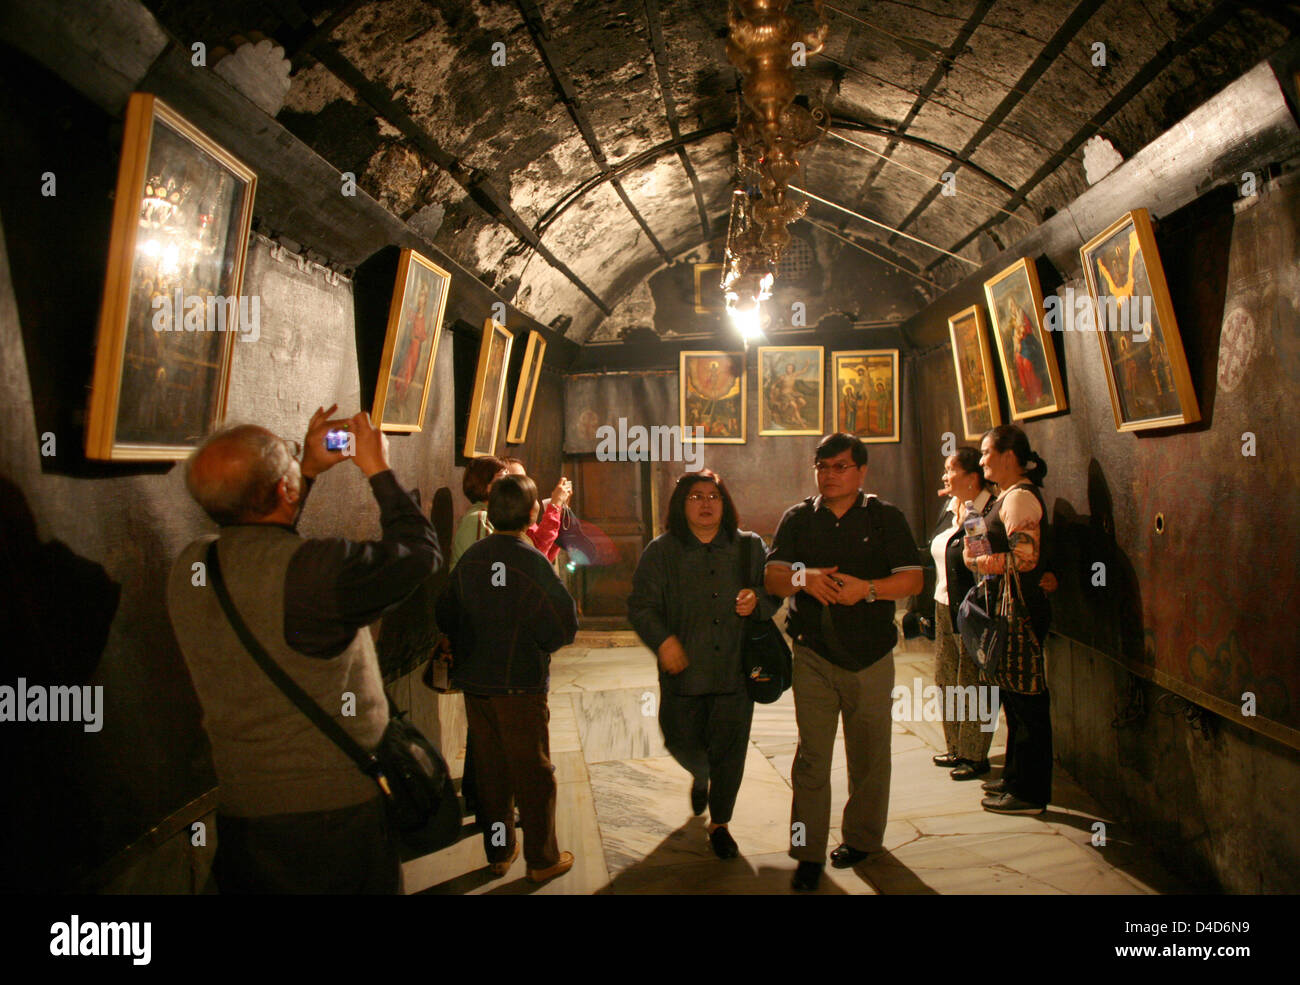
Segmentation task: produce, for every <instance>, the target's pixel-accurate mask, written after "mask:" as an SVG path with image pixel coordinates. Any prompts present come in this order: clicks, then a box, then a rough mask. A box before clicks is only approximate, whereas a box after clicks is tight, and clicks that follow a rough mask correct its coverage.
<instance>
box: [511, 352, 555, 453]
mask: <svg viewBox="0 0 1300 985" xmlns="http://www.w3.org/2000/svg"><path fill="white" fill-rule="evenodd" d="M545 359H546V340H545V339H544V338H542V333H541V332H529V333H528V347H527V348H526V349H524V368H523V370H522V371H521V372H520V374H519V386H518V388H517V389H516V390H515V403H514V406H513V407H512V408H511V409H510V427H509V428H507V429H506V441H508V442H509V443H510V444H512V445H519V444H523V443H524V441H526V440H527V439H528V422H529V421H531V420H532V419H533V401H534V400H536V399H537V385H538V384H539V383H540V382H541V379H542V362H543V360H545Z"/></svg>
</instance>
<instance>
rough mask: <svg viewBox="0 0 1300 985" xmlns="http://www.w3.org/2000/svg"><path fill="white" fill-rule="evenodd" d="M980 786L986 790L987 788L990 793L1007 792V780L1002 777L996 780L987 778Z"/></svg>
mask: <svg viewBox="0 0 1300 985" xmlns="http://www.w3.org/2000/svg"><path fill="white" fill-rule="evenodd" d="M980 786H981V787H983V788H984V789H985V790H987V791H988V792H989V793H1006V792H1007V781H1006V780H1003V779H1001V778H999V779H996V780H985V781H984V782H983V783H981V784H980Z"/></svg>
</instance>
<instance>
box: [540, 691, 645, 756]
mask: <svg viewBox="0 0 1300 985" xmlns="http://www.w3.org/2000/svg"><path fill="white" fill-rule="evenodd" d="M563 697H567V698H568V699H569V700H570V702H572V706H573V712H574V716H575V718H576V721H577V726H578V735H579V738H580V739H581V742H582V754H583V757H584V758H585V759H586V760H587V762H588V763H604V762H609V761H611V760H625V759H649V758H651V757H655V756H664V755H667V753H668V750H667V749H665V748H664V743H663V735H662V733H661V732H660V730H659V687H658V685H657V684H655V685H653V686H640V687H632V688H622V689H618V690H605V691H573V692H571V693H569V694H567V695H563Z"/></svg>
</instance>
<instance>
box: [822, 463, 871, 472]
mask: <svg viewBox="0 0 1300 985" xmlns="http://www.w3.org/2000/svg"><path fill="white" fill-rule="evenodd" d="M813 468H814V469H816V470H817V471H818V472H830V473H831V474H832V475H843V474H844V473H845V472H847V471H848V470H849V469H859V468H862V466H861V465H845V464H844V463H843V462H818V463H817V464H816V465H814V466H813Z"/></svg>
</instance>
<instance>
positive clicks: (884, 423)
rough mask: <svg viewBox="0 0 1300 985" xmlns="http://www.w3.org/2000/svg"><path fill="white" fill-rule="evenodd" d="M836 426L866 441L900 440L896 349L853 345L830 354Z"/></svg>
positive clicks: (870, 442)
mask: <svg viewBox="0 0 1300 985" xmlns="http://www.w3.org/2000/svg"><path fill="white" fill-rule="evenodd" d="M831 383H832V385H833V387H834V389H833V390H832V393H831V400H832V401H833V406H834V408H835V412H834V414H833V417H834V420H835V430H836V431H843V432H844V433H846V434H853V435H857V437H858V438H860V439H861V440H862V441H864V442H866V443H868V444H881V443H884V442H893V441H899V440H901V439H900V437H899V429H898V417H899V401H898V389H899V387H898V350H897V349H852V350H848V351H845V352H836V353H834V354H832V356H831Z"/></svg>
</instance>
